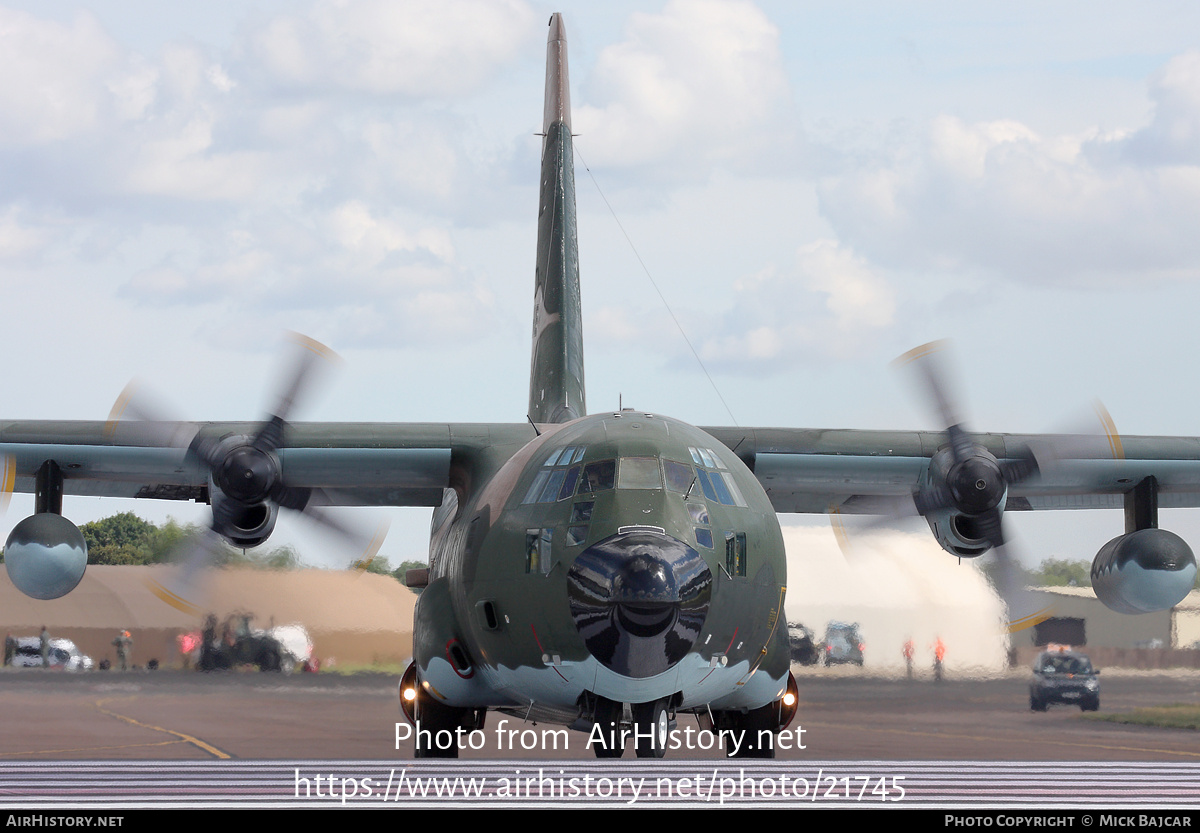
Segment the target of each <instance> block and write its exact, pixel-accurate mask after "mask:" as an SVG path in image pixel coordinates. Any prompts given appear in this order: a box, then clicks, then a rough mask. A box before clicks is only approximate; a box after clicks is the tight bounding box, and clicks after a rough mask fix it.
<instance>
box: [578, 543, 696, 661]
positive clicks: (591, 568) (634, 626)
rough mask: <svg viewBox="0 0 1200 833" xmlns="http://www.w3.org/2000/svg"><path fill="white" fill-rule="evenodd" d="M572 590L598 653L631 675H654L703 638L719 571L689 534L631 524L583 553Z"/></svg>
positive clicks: (585, 633)
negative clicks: (681, 537) (686, 537)
mask: <svg viewBox="0 0 1200 833" xmlns="http://www.w3.org/2000/svg"><path fill="white" fill-rule="evenodd" d="M567 595H568V597H569V600H570V604H571V616H572V618H573V619H574V620H575V627H576V628H577V629H578V630H579V633H580V635H581V636H582V637H583V639H584V642H585V643H586V644H587V647H588V650H589V651H590V652H591V654H592V656H594V657H596V659H597V660H599V661H600V662H601V663H602V664H603V665H604V666H605V667H607V668H610V669H611V670H613V671H615V672H616V673H618V674H621V675H623V676H626V677H634V678H644V677H652V676H654V675H655V674H660V673H662V672H663V671H666V670H667V669H669V668H671V667H672V666H673V665H675V663H677V662H679V660H681V659H683V657H684V656H685V655H686V654H687V652H688V651H689V650H690V649H691V647H692V645H694V644H695V642H696V639H697V637H699V635H700V630H701V628H703V626H704V620H705V618H706V617H707V615H708V605H709V600H710V598H711V595H712V573H710V572H709V569H708V565H707V564H706V563H705V562H704V559H703V558H702V557H701V556H700V554H699V553H698V552H697V551H696V550H695V549H693V548H692V547H689V546H688V545H687V544H685V543H683V542H682V541H679V540H676V539H675V538H672V537H671V536H669V535H666V534H664V533H662V532H658V531H657V530H646V529H638V530H631V531H627V532H621V533H618V534H617V535H613V536H611V537H609V538H606V539H604V540H603V541H600V542H599V543H597V544H594V545H592V546H590V547H588V548H587V549H586V550H584V551H583V552H582V553H581V554H580V555H579V557H577V558H576V559H575V563H574V564H572V565H571V569H570V570H569V571H568V572H567Z"/></svg>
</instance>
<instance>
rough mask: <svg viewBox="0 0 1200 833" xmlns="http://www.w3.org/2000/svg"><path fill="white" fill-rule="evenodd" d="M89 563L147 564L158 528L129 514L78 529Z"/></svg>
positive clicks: (124, 513) (122, 514)
mask: <svg viewBox="0 0 1200 833" xmlns="http://www.w3.org/2000/svg"><path fill="white" fill-rule="evenodd" d="M79 531H80V532H81V533H83V540H84V541H85V542H86V543H87V548H88V563H89V564H149V563H151V562H152V561H153V554H154V547H153V544H154V539H155V536H156V535H157V534H158V527H156V526H155V525H154V524H152V523H150V522H149V521H145V520H142V519H141V518H139V517H138V516H137V515H135V514H133V513H132V512H122V513H121V514H119V515H112V516H110V517H107V518H102V519H101V520H98V521H92V522H91V523H86V524H84V525H83V526H81V527H80V528H79Z"/></svg>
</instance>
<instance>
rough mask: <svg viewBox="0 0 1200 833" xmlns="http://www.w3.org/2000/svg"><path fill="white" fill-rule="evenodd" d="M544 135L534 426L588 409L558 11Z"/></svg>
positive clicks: (549, 49)
mask: <svg viewBox="0 0 1200 833" xmlns="http://www.w3.org/2000/svg"><path fill="white" fill-rule="evenodd" d="M542 131H543V135H544V137H545V138H544V139H543V140H542V184H541V195H540V203H539V206H538V248H537V251H538V259H537V271H536V288H535V292H534V307H533V361H532V365H531V367H530V376H529V419H530V420H531V421H532V422H534V423H559V422H569V421H570V420H573V419H576V418H577V417H581V416H584V415H585V414H586V413H587V406H586V405H585V402H584V387H583V320H582V313H581V312H580V303H579V241H578V237H577V235H576V230H575V167H574V164H573V160H572V148H571V96H570V92H569V90H568V83H567V34H566V30H565V29H564V28H563V22H562V16H561V15H558V14H555V15H554V16H552V17H551V18H550V34H549V37H548V38H547V41H546V106H545V117H544V119H543V123H542Z"/></svg>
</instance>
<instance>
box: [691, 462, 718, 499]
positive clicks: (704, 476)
mask: <svg viewBox="0 0 1200 833" xmlns="http://www.w3.org/2000/svg"><path fill="white" fill-rule="evenodd" d="M696 477H698V478H700V488H701V489H703V490H704V496H705V497H706V498H708V499H709V500H711V501H712V502H713V503H720V502H721V501H720V500H719V499H718V498H717V493H716V490H715V489H713V485H712V481H710V480H709V479H708V472H706V471H705V470H704V469H696Z"/></svg>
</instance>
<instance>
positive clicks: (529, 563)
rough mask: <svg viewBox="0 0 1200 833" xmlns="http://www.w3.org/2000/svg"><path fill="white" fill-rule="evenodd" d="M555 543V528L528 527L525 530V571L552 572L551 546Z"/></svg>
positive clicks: (543, 573)
mask: <svg viewBox="0 0 1200 833" xmlns="http://www.w3.org/2000/svg"><path fill="white" fill-rule="evenodd" d="M553 544H554V530H552V529H527V530H525V572H527V573H541V574H542V575H545V574H546V573H549V572H550V555H551V548H552V546H553Z"/></svg>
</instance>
